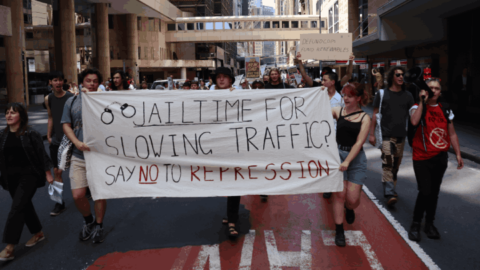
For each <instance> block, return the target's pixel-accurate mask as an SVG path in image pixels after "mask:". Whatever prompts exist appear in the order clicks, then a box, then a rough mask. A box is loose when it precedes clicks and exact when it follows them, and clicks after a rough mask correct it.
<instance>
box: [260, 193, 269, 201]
mask: <svg viewBox="0 0 480 270" xmlns="http://www.w3.org/2000/svg"><path fill="white" fill-rule="evenodd" d="M260 200H261V201H262V202H267V200H268V195H260Z"/></svg>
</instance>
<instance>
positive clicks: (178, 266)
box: [172, 246, 192, 270]
mask: <svg viewBox="0 0 480 270" xmlns="http://www.w3.org/2000/svg"><path fill="white" fill-rule="evenodd" d="M191 250H192V247H191V246H186V247H182V248H181V249H180V253H179V254H178V257H177V259H176V260H175V262H174V263H173V265H172V270H182V269H183V267H184V266H185V262H186V261H187V258H188V255H189V254H190V251H191Z"/></svg>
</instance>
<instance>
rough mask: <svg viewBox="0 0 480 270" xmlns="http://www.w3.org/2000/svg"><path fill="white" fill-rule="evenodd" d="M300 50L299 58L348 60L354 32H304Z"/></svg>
mask: <svg viewBox="0 0 480 270" xmlns="http://www.w3.org/2000/svg"><path fill="white" fill-rule="evenodd" d="M298 52H300V54H301V57H299V59H315V60H348V58H349V56H350V53H351V52H352V34H351V33H337V34H302V35H300V48H299V51H298ZM298 52H297V53H298Z"/></svg>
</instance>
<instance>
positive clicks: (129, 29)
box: [125, 14, 140, 83]
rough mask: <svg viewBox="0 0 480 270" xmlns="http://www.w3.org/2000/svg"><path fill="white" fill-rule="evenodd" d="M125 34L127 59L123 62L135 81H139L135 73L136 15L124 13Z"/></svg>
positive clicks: (136, 53)
mask: <svg viewBox="0 0 480 270" xmlns="http://www.w3.org/2000/svg"><path fill="white" fill-rule="evenodd" d="M125 17H126V29H125V36H126V39H127V40H126V42H127V59H126V61H125V64H126V66H127V70H128V72H129V76H130V77H131V78H135V83H140V81H139V78H138V76H139V74H137V69H136V65H137V64H138V63H137V62H138V28H137V15H136V14H126V15H125Z"/></svg>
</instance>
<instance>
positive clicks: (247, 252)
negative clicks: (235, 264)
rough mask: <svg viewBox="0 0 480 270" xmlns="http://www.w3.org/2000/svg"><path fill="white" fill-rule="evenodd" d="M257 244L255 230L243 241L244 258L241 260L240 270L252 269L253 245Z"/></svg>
mask: <svg viewBox="0 0 480 270" xmlns="http://www.w3.org/2000/svg"><path fill="white" fill-rule="evenodd" d="M254 242H255V230H250V232H249V233H248V234H247V235H245V240H244V241H243V248H242V257H241V258H240V265H239V268H238V269H244V270H250V269H252V256H253V243H254Z"/></svg>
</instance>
